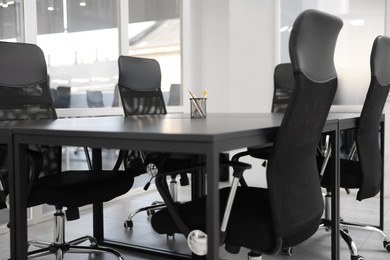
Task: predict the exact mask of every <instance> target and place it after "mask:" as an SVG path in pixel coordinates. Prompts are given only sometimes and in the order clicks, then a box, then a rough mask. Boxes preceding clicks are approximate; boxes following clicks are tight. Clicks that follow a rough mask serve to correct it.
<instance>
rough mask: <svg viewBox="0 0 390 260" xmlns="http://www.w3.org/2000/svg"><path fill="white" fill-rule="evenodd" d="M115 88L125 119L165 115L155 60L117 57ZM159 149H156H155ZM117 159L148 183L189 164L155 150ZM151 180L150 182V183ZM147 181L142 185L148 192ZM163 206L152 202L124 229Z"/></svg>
mask: <svg viewBox="0 0 390 260" xmlns="http://www.w3.org/2000/svg"><path fill="white" fill-rule="evenodd" d="M118 65H119V81H118V88H119V93H120V97H121V101H122V105H123V110H124V114H125V116H142V115H164V114H167V110H166V107H165V102H164V99H163V95H162V92H161V70H160V65H159V63H158V62H157V61H156V60H154V59H146V58H137V57H131V56H120V57H119V59H118ZM156 148H158V147H156ZM120 157H123V158H124V160H125V165H126V167H127V168H131V169H132V170H133V172H137V173H138V174H144V173H149V174H150V175H151V180H152V179H153V178H154V177H155V175H156V174H157V173H158V172H161V171H168V170H169V169H175V168H178V167H183V165H188V164H189V163H191V157H190V156H188V155H181V154H172V153H163V152H158V151H120ZM177 175H179V174H173V175H172V176H171V178H172V179H171V195H172V196H173V197H174V198H175V200H177V188H178V187H177V181H176V176H177ZM180 177H181V178H180V184H181V185H182V186H185V185H188V184H189V180H188V177H187V174H186V173H180ZM151 180H150V181H151ZM150 181H149V182H148V183H147V184H146V185H145V187H144V189H145V190H147V189H148V187H149V185H150ZM162 207H165V205H164V203H163V202H158V201H156V202H153V203H152V205H151V206H147V207H143V208H140V209H138V210H136V211H135V212H132V213H131V214H130V215H129V216H128V218H127V220H126V221H125V222H124V227H125V228H126V229H127V228H133V221H132V219H133V217H134V216H135V215H136V214H138V213H140V212H143V211H146V212H147V214H148V215H151V214H153V213H154V211H155V210H157V209H160V208H162Z"/></svg>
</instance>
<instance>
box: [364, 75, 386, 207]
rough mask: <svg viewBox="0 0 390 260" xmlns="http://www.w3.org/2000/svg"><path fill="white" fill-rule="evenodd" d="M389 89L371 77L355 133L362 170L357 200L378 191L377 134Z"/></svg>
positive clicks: (378, 161) (378, 155) (379, 157)
mask: <svg viewBox="0 0 390 260" xmlns="http://www.w3.org/2000/svg"><path fill="white" fill-rule="evenodd" d="M389 87H390V84H388V85H387V86H382V85H380V84H379V82H378V81H377V79H376V78H375V77H373V78H372V80H371V84H370V88H369V90H368V93H367V96H366V99H365V102H364V105H363V110H362V113H361V115H360V119H359V127H358V130H357V133H356V144H357V149H358V150H357V151H358V157H359V161H360V165H361V169H362V171H361V173H362V176H361V187H360V189H359V191H358V194H357V199H358V200H363V199H366V198H370V197H373V196H375V195H376V194H377V193H378V192H379V190H380V186H381V182H382V165H383V163H382V160H383V158H382V155H381V149H380V146H379V140H378V132H379V128H380V121H381V116H382V111H383V107H384V105H385V103H386V99H387V96H388V94H389Z"/></svg>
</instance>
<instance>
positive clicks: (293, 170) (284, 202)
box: [151, 10, 343, 259]
mask: <svg viewBox="0 0 390 260" xmlns="http://www.w3.org/2000/svg"><path fill="white" fill-rule="evenodd" d="M342 25H343V22H342V20H341V19H339V18H337V17H335V16H333V15H329V14H326V13H323V12H320V11H316V10H307V11H305V12H303V13H302V14H300V15H299V16H298V17H297V18H296V21H295V23H294V26H293V29H292V31H291V36H290V42H289V50H290V56H291V62H292V67H293V71H294V79H295V87H294V89H295V91H294V94H293V96H292V98H291V100H290V103H289V105H288V107H287V110H286V112H285V115H284V118H283V121H282V123H281V126H280V129H279V130H278V133H277V136H276V139H275V142H274V146H273V150H272V152H271V154H270V157H269V160H268V164H267V173H266V174H267V184H268V188H267V189H264V188H259V187H249V186H245V185H244V186H242V185H241V186H238V183H239V180H240V179H241V177H242V173H243V171H235V172H234V173H233V176H234V178H233V182H232V186H231V187H228V188H223V189H221V190H220V202H221V203H220V211H221V212H224V214H221V216H223V219H222V224H221V236H220V241H221V244H225V248H226V250H227V251H228V252H231V253H238V251H239V250H240V247H245V248H248V249H249V250H250V253H249V255H248V257H249V259H261V256H262V253H265V254H275V253H277V252H279V251H280V250H281V249H282V248H288V247H291V246H294V245H297V244H299V243H301V242H303V241H305V240H306V239H308V238H309V237H311V236H312V235H313V234H314V233H315V232H316V231H317V229H318V225H319V223H320V220H321V216H322V213H323V209H324V204H323V199H322V191H321V185H320V179H319V177H318V169H317V162H316V148H317V145H318V142H319V140H320V137H321V132H322V130H323V127H324V124H325V122H326V118H327V115H328V112H329V109H330V106H331V104H332V101H333V98H334V95H335V92H336V88H337V74H336V70H335V67H334V62H333V56H334V49H335V44H336V41H337V37H338V33H339V31H340V29H341V27H342ZM168 174H169V173H165V174H159V175H157V177H156V186H157V188H158V190H159V192H160V193H161V194H162V197H163V198H164V201H165V202H166V203H167V205H168V207H167V208H166V209H162V210H160V211H158V212H156V213H155V214H154V215H153V216H152V219H151V220H152V226H153V228H154V230H155V231H156V232H158V233H160V234H167V233H181V234H184V236H185V237H187V241H188V244H189V246H190V249H191V250H192V252H194V253H195V254H201V255H203V254H205V253H207V248H205V247H204V246H206V245H207V241H205V240H207V235H206V234H204V232H207V230H206V223H205V220H206V198H207V196H205V197H202V198H200V199H197V200H193V201H190V202H187V203H184V204H177V203H175V202H174V201H173V200H172V198H171V197H170V196H169V192H168V189H167V182H166V176H167V175H168ZM209 174H210V173H209ZM202 245H203V246H202Z"/></svg>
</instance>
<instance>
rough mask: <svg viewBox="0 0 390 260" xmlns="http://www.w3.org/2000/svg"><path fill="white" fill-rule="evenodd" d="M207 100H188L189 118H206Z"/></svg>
mask: <svg viewBox="0 0 390 260" xmlns="http://www.w3.org/2000/svg"><path fill="white" fill-rule="evenodd" d="M206 101H207V98H190V104H191V105H190V109H191V110H190V114H191V118H206V115H207V113H206Z"/></svg>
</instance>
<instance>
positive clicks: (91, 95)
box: [87, 90, 104, 107]
mask: <svg viewBox="0 0 390 260" xmlns="http://www.w3.org/2000/svg"><path fill="white" fill-rule="evenodd" d="M87 104H88V107H104V102H103V93H102V91H100V90H87Z"/></svg>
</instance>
